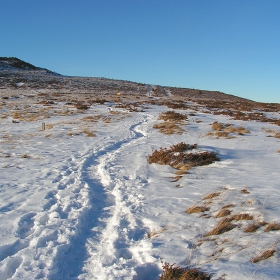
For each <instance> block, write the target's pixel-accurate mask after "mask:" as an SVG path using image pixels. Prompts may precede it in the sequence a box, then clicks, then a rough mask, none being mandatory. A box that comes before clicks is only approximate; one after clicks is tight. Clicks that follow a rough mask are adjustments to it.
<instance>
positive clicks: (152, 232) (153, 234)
mask: <svg viewBox="0 0 280 280" xmlns="http://www.w3.org/2000/svg"><path fill="white" fill-rule="evenodd" d="M164 231H166V228H162V229H159V230H153V231H151V232H149V233H148V238H153V237H155V236H157V235H158V234H160V233H162V232H164Z"/></svg>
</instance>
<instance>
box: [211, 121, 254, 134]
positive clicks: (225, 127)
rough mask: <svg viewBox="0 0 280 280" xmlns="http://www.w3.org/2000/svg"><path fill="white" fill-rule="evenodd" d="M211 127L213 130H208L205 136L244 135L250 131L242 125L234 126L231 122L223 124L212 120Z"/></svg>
mask: <svg viewBox="0 0 280 280" xmlns="http://www.w3.org/2000/svg"><path fill="white" fill-rule="evenodd" d="M212 129H213V130H214V131H215V132H208V133H207V134H206V135H207V136H215V137H217V138H220V137H225V138H232V137H234V136H235V135H244V134H248V133H250V131H249V130H248V129H246V128H244V127H242V126H240V127H234V126H233V125H231V124H223V123H219V122H214V123H213V124H212Z"/></svg>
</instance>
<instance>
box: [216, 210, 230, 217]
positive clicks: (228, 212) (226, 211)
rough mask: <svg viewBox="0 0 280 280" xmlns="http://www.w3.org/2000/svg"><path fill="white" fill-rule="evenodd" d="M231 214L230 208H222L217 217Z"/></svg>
mask: <svg viewBox="0 0 280 280" xmlns="http://www.w3.org/2000/svg"><path fill="white" fill-rule="evenodd" d="M230 214H231V211H230V210H228V209H222V210H221V211H219V213H218V214H217V215H216V216H215V217H216V218H221V217H225V216H229V215H230Z"/></svg>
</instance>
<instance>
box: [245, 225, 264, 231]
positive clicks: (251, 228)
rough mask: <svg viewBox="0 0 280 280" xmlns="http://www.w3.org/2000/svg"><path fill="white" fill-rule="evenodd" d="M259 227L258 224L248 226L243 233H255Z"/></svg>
mask: <svg viewBox="0 0 280 280" xmlns="http://www.w3.org/2000/svg"><path fill="white" fill-rule="evenodd" d="M260 227H261V225H260V224H255V223H253V224H250V225H249V226H247V227H246V228H245V229H244V232H256V231H257V229H259V228H260Z"/></svg>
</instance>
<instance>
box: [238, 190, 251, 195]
mask: <svg viewBox="0 0 280 280" xmlns="http://www.w3.org/2000/svg"><path fill="white" fill-rule="evenodd" d="M240 192H241V193H244V194H248V193H250V192H249V191H248V190H247V189H242V190H241V191H240Z"/></svg>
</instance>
